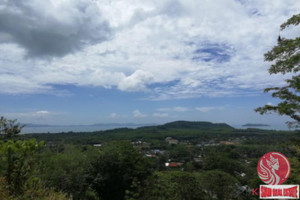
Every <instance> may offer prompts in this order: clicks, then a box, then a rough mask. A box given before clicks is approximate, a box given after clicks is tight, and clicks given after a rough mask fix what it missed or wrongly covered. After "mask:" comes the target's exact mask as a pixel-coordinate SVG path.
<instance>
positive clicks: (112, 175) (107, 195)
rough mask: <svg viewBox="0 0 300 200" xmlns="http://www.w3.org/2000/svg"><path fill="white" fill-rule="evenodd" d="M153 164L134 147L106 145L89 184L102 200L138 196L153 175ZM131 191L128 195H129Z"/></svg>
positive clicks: (117, 143)
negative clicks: (140, 189)
mask: <svg viewBox="0 0 300 200" xmlns="http://www.w3.org/2000/svg"><path fill="white" fill-rule="evenodd" d="M150 170H151V165H150V163H149V161H148V160H147V159H146V158H144V157H143V156H142V155H141V154H140V153H139V152H137V151H136V150H135V149H134V148H133V147H132V145H131V144H130V143H126V142H112V143H109V144H106V145H105V146H104V147H103V149H102V151H101V153H100V155H99V157H98V158H97V159H96V160H95V161H94V162H93V163H92V167H91V169H90V171H89V178H88V180H89V183H90V184H91V188H92V189H93V190H94V191H96V192H97V194H98V196H99V197H100V199H104V200H106V199H107V200H120V199H124V198H125V194H127V198H128V199H130V198H131V197H130V196H131V195H133V196H134V197H136V196H138V195H139V194H138V191H139V187H141V186H142V183H143V180H145V179H146V177H147V176H148V175H149V174H150V173H151V171H150ZM126 191H127V192H126Z"/></svg>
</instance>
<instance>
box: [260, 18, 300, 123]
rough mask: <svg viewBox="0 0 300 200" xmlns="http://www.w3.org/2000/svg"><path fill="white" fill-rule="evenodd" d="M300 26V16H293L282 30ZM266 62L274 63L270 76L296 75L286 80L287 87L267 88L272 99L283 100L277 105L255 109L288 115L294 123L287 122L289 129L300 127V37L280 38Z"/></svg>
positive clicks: (267, 56) (261, 112)
mask: <svg viewBox="0 0 300 200" xmlns="http://www.w3.org/2000/svg"><path fill="white" fill-rule="evenodd" d="M299 24H300V14H297V15H294V16H292V17H291V18H290V19H288V20H287V21H286V22H285V23H283V24H282V25H281V26H280V28H281V30H284V29H286V28H287V27H289V26H290V25H294V26H297V25H299ZM264 56H265V61H269V62H273V64H272V65H271V67H270V68H269V73H270V74H278V73H281V74H286V73H294V74H295V75H294V76H292V77H291V78H289V79H286V83H287V85H285V86H283V87H272V88H266V89H265V90H264V91H265V92H270V91H272V97H276V98H279V99H280V100H281V102H280V103H278V104H277V105H265V106H263V107H259V108H257V109H255V111H256V112H259V113H260V114H265V113H268V112H276V113H278V114H279V115H287V116H289V117H291V118H292V119H293V120H294V121H292V122H287V124H288V125H289V127H299V126H300V96H299V95H300V74H299V71H300V37H296V38H294V39H287V38H283V37H280V36H279V37H278V41H277V45H276V46H274V47H273V48H272V50H271V51H269V52H267V53H266V54H265V55H264Z"/></svg>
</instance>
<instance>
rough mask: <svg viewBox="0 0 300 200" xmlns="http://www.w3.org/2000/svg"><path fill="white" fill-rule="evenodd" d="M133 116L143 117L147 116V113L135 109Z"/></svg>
mask: <svg viewBox="0 0 300 200" xmlns="http://www.w3.org/2000/svg"><path fill="white" fill-rule="evenodd" d="M133 117H135V118H144V117H147V115H146V114H143V113H141V112H140V111H139V110H135V111H133Z"/></svg>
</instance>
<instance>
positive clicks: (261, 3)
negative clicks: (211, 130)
mask: <svg viewBox="0 0 300 200" xmlns="http://www.w3.org/2000/svg"><path fill="white" fill-rule="evenodd" d="M299 12H300V4H299V3H297V1H295V0H273V1H269V0H213V1H211V0H149V1H141V0H44V1H40V0H26V1H19V0H0V115H1V116H4V117H7V118H9V119H18V121H20V122H22V123H37V124H58V125H62V124H93V123H165V122H170V121H175V120H191V121H211V122H225V123H228V124H231V125H238V124H239V125H241V124H244V123H266V124H270V125H284V122H285V121H287V120H289V118H287V117H284V116H277V115H276V114H271V115H264V116H261V115H259V114H258V113H255V112H254V109H255V108H257V107H259V106H263V105H265V104H272V105H276V103H278V102H279V101H278V100H277V99H274V98H272V97H271V96H270V94H266V93H263V89H264V88H266V87H272V86H282V85H284V84H285V82H284V80H285V78H286V77H287V76H289V75H285V76H284V75H281V74H278V75H270V74H269V73H268V68H269V66H270V65H271V63H268V62H264V53H266V52H267V51H269V50H270V49H271V48H272V47H273V46H274V45H276V43H277V37H278V35H279V34H280V35H281V36H282V37H287V38H293V37H296V36H297V35H298V36H299V29H298V28H293V27H290V28H288V29H287V30H286V31H283V32H280V28H279V26H280V24H282V23H283V22H285V21H286V20H287V19H288V18H290V17H291V16H292V15H294V14H298V13H299Z"/></svg>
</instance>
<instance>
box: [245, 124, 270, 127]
mask: <svg viewBox="0 0 300 200" xmlns="http://www.w3.org/2000/svg"><path fill="white" fill-rule="evenodd" d="M243 126H244V127H261V126H270V125H268V124H244V125H243Z"/></svg>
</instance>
